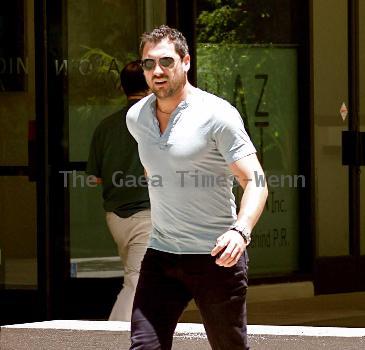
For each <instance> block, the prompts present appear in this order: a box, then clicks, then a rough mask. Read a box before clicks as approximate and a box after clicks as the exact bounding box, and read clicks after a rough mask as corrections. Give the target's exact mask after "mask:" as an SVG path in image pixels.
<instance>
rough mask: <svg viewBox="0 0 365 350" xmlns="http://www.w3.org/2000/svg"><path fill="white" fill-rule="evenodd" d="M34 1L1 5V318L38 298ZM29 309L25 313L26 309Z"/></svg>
mask: <svg viewBox="0 0 365 350" xmlns="http://www.w3.org/2000/svg"><path fill="white" fill-rule="evenodd" d="M36 122H38V119H37V116H36V71H35V26H34V1H33V0H30V1H24V0H14V1H6V2H3V3H2V6H1V8H0V310H1V312H0V323H2V324H6V323H8V324H9V323H13V322H19V321H26V320H32V319H34V318H37V317H39V314H40V309H41V308H40V304H38V303H37V300H38V293H39V288H40V286H39V283H38V264H37V261H38V249H37V231H38V224H37V218H38V217H39V214H40V213H39V212H38V209H37V201H38V196H37V191H38V179H39V176H38V175H39V174H38V169H36V164H37V162H38V161H39V160H40V159H39V156H37V152H36V147H37V145H36V136H37V135H36V131H37V130H36ZM25 309H26V310H27V312H26V313H25V312H24V310H25Z"/></svg>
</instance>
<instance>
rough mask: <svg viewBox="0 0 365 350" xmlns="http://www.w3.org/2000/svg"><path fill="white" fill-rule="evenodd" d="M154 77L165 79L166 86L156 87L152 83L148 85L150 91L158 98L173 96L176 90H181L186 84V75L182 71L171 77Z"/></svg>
mask: <svg viewBox="0 0 365 350" xmlns="http://www.w3.org/2000/svg"><path fill="white" fill-rule="evenodd" d="M155 79H166V86H161V87H158V86H157V87H156V85H154V84H153V83H152V84H151V86H150V89H151V91H152V92H153V93H154V94H155V95H156V96H157V97H158V98H168V97H171V96H174V95H175V94H176V93H177V92H178V91H180V90H182V89H183V87H184V85H185V84H186V76H185V74H184V73H181V74H176V75H175V76H174V77H173V79H171V78H169V77H167V76H160V77H155V78H154V79H153V80H155Z"/></svg>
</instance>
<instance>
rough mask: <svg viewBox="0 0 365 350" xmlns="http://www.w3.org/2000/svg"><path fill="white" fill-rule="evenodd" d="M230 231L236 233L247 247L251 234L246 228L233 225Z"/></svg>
mask: <svg viewBox="0 0 365 350" xmlns="http://www.w3.org/2000/svg"><path fill="white" fill-rule="evenodd" d="M230 230H233V231H236V232H238V233H239V234H240V235H241V236H242V238H243V240H244V241H245V243H246V245H249V244H250V242H251V232H250V231H249V230H248V228H247V227H246V226H243V225H239V224H234V225H232V226H231V228H230Z"/></svg>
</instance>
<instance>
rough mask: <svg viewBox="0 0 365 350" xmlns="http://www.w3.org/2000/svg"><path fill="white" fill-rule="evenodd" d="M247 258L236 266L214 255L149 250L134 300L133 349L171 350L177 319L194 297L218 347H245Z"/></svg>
mask: <svg viewBox="0 0 365 350" xmlns="http://www.w3.org/2000/svg"><path fill="white" fill-rule="evenodd" d="M247 262H248V256H247V252H245V253H244V254H243V255H242V257H241V258H240V260H239V261H238V263H237V264H236V265H235V266H233V267H229V268H227V267H221V266H218V265H217V264H216V263H215V257H212V256H210V255H208V254H207V255H197V254H188V255H178V254H170V253H165V252H160V251H157V250H153V249H148V250H147V252H146V255H145V257H144V259H143V262H142V266H141V274H140V278H139V282H138V286H137V291H136V296H135V299H134V305H133V312H132V324H131V341H132V345H131V348H130V349H134V350H170V349H171V346H172V338H173V333H174V330H175V327H176V325H177V322H178V319H179V317H180V315H181V314H182V312H183V310H184V308H185V307H186V306H187V304H188V302H189V301H190V300H191V299H192V298H194V299H195V302H196V304H197V306H198V308H199V310H200V313H201V316H202V318H203V323H204V327H205V330H206V333H207V336H208V340H209V343H210V345H211V347H212V349H213V350H238V349H239V350H245V349H248V346H247V330H246V323H247V318H246V289H247Z"/></svg>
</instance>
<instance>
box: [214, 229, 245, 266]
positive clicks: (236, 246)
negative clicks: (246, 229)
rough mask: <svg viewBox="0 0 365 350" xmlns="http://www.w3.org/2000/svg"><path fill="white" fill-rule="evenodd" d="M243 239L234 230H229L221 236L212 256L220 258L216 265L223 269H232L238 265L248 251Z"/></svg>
mask: <svg viewBox="0 0 365 350" xmlns="http://www.w3.org/2000/svg"><path fill="white" fill-rule="evenodd" d="M246 246H247V245H246V243H245V241H244V239H243V237H242V236H241V235H240V234H239V233H238V232H237V231H233V230H229V231H227V232H226V233H224V234H223V235H221V236H219V237H218V239H217V243H216V245H215V247H214V248H213V249H212V251H211V253H210V254H211V255H212V256H217V255H219V253H221V254H220V256H219V257H218V258H217V259H216V261H215V262H216V264H217V265H219V266H223V267H231V266H234V265H236V264H237V261H238V259H239V258H240V257H241V255H242V254H243V252H244V251H245V249H246Z"/></svg>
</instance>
